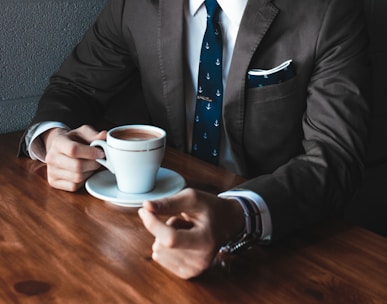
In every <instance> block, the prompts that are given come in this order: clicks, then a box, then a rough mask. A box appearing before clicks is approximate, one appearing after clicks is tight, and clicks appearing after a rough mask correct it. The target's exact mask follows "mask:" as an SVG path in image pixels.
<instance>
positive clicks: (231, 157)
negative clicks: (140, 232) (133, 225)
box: [26, 0, 369, 278]
mask: <svg viewBox="0 0 387 304" xmlns="http://www.w3.org/2000/svg"><path fill="white" fill-rule="evenodd" d="M203 2H204V1H200V0H186V1H182V0H158V1H154V0H153V1H151V0H141V1H140V0H126V1H125V0H111V1H109V2H108V4H107V6H106V8H105V10H104V11H103V12H102V13H101V15H100V16H99V18H98V19H97V21H96V23H95V24H94V26H93V27H92V28H91V29H90V30H89V31H88V32H87V33H86V35H85V37H84V39H83V40H82V42H81V43H80V44H79V45H78V46H77V47H76V48H75V50H74V51H73V53H72V54H71V55H70V56H69V58H68V59H67V60H66V61H65V62H64V64H63V65H62V67H61V69H60V71H59V72H58V73H56V74H55V75H54V76H53V77H52V78H51V81H50V85H49V86H48V88H47V90H46V91H45V93H44V95H43V97H42V99H41V102H40V105H39V109H38V112H37V114H36V116H35V118H34V120H33V122H32V124H31V128H30V129H29V131H28V133H27V136H26V148H27V149H28V153H29V154H30V155H31V157H32V158H38V159H41V160H43V161H46V162H47V170H48V181H49V183H50V184H51V185H52V186H53V187H56V188H59V189H64V190H68V191H75V190H77V189H78V188H79V187H81V186H82V185H83V184H84V182H85V180H86V179H87V178H88V177H89V176H91V175H92V174H93V172H94V171H95V170H96V169H97V168H98V164H97V163H96V162H95V159H96V158H101V157H103V156H104V155H103V154H101V151H99V150H98V149H96V148H93V147H89V146H88V143H90V142H91V141H92V140H94V139H98V138H104V137H105V135H106V133H105V132H104V131H102V132H100V133H98V132H96V131H94V129H92V128H91V127H90V126H87V124H91V123H92V122H93V120H95V119H96V118H98V117H99V115H101V113H103V112H104V111H105V107H106V106H107V105H108V104H109V103H110V102H111V100H112V99H113V98H114V96H115V94H116V93H117V92H119V91H121V90H122V89H123V88H126V87H129V88H130V92H131V94H133V95H131V96H132V98H131V96H128V101H127V102H128V103H140V102H141V103H143V104H144V105H145V107H146V108H147V114H148V115H149V118H150V122H151V123H152V124H154V125H158V126H161V127H162V128H164V129H165V130H166V131H167V134H168V143H169V145H171V146H173V147H175V148H178V149H180V150H185V151H187V152H191V150H192V147H191V137H192V132H193V121H194V119H193V117H194V113H195V102H196V100H195V96H196V93H195V92H197V91H199V88H198V76H197V75H198V67H199V61H200V60H199V57H200V48H201V44H202V39H203V35H204V31H205V29H206V14H207V13H206V7H205V5H204V3H203ZM218 3H219V5H220V7H221V12H220V16H219V23H220V27H221V32H222V37H223V51H222V52H223V60H222V66H223V68H222V69H223V74H222V77H223V78H222V81H223V85H224V87H223V89H224V95H223V101H222V102H223V106H222V116H221V128H222V129H221V130H222V132H221V141H220V155H219V160H218V164H219V165H220V166H223V167H225V168H227V169H229V170H231V171H233V172H235V173H237V174H240V175H242V176H245V177H247V178H248V179H249V180H248V181H247V182H246V183H244V184H242V185H239V187H238V189H236V190H231V191H228V192H226V193H222V194H220V195H219V196H214V195H211V194H209V193H205V192H201V191H197V190H194V189H185V190H183V191H181V192H180V193H178V194H176V195H174V196H172V197H169V198H166V199H160V200H158V201H152V202H150V201H146V202H144V206H143V208H141V209H140V210H139V215H140V217H141V219H142V220H143V222H144V225H145V227H146V228H147V229H148V230H149V231H150V232H151V233H152V234H153V235H154V236H155V243H154V245H153V258H154V260H156V261H157V262H158V263H160V264H161V265H163V266H164V267H165V268H167V269H168V270H170V271H172V272H173V273H175V274H176V275H178V276H180V277H182V278H190V277H194V276H197V275H199V274H200V273H202V272H203V271H204V270H205V269H207V268H208V267H209V266H210V265H211V262H212V260H213V258H214V256H215V255H216V254H217V252H218V250H219V249H220V248H221V247H222V246H224V245H226V244H228V246H225V247H222V248H223V249H225V250H226V251H234V249H237V248H239V247H243V246H244V245H246V244H250V243H252V242H253V243H267V242H269V241H273V242H274V241H276V240H278V239H281V238H283V237H285V236H287V235H289V234H291V233H295V232H296V231H298V230H300V229H305V228H307V227H309V226H310V225H313V224H315V223H318V222H320V221H322V220H323V219H324V218H326V217H328V216H330V215H333V214H335V213H336V212H340V210H341V209H342V207H343V205H344V204H345V203H346V202H348V201H349V200H350V199H351V196H352V195H353V193H354V191H355V189H356V187H357V186H358V184H359V181H360V179H361V176H362V170H363V158H364V150H365V147H364V142H365V139H366V134H367V121H368V106H367V103H366V100H365V96H366V95H367V94H368V93H367V91H368V87H369V83H368V78H369V76H368V62H367V55H366V47H367V35H366V27H365V24H364V20H363V14H362V3H361V1H358V0H309V1H303V0H293V1H287V0H240V1H227V0H223V1H222V0H219V1H218ZM211 18H212V17H211ZM211 18H210V19H211ZM215 26H216V25H215ZM282 63H284V67H283V66H281V64H282ZM273 68H276V69H274V70H271V69H273ZM290 68H291V71H292V73H291V75H290V76H289V77H287V78H286V79H284V81H281V80H282V79H280V81H278V82H276V83H271V84H269V85H264V86H260V85H254V84H252V82H251V79H250V78H254V77H255V76H254V75H260V73H262V71H260V70H262V69H263V70H265V71H266V72H265V71H264V72H263V74H264V76H263V77H264V78H270V77H271V76H272V75H271V74H272V73H273V74H274V73H275V72H278V71H279V73H280V74H282V73H284V71H288V70H289V69H290ZM270 70H271V71H270ZM249 71H250V76H248V72H249ZM276 75H277V74H276ZM269 76H270V77H269ZM133 96H136V98H134V97H133ZM159 214H167V215H169V216H170V218H169V219H168V221H167V222H166V223H163V222H161V221H160V220H159V219H158V217H157V216H158V215H159ZM228 242H231V243H228Z"/></svg>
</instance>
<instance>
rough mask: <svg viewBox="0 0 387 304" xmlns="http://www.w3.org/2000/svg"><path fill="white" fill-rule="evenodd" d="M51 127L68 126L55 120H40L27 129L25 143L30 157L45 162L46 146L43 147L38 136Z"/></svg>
mask: <svg viewBox="0 0 387 304" xmlns="http://www.w3.org/2000/svg"><path fill="white" fill-rule="evenodd" d="M53 128H63V129H69V127H67V126H66V125H65V124H63V123H61V122H56V121H46V122H41V123H38V124H35V125H33V126H32V127H30V128H29V129H28V131H27V134H26V136H25V143H26V147H27V151H28V154H29V156H30V158H31V159H34V160H35V159H37V160H40V161H41V162H45V158H46V148H45V147H44V145H43V142H42V140H41V139H40V137H39V136H40V135H41V134H43V133H44V132H46V131H47V130H50V129H53Z"/></svg>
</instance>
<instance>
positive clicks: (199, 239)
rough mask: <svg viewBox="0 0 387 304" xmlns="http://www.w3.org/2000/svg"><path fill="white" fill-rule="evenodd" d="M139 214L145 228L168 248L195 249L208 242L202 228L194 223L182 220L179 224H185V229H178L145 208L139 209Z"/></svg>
mask: <svg viewBox="0 0 387 304" xmlns="http://www.w3.org/2000/svg"><path fill="white" fill-rule="evenodd" d="M139 215H140V218H141V219H142V221H143V223H144V226H145V228H146V229H147V230H148V231H149V232H150V233H151V234H152V235H153V236H154V237H155V238H156V240H157V241H158V242H159V243H160V244H162V245H163V246H164V247H166V248H175V249H188V248H190V249H195V248H199V247H200V246H202V244H203V242H206V238H205V237H204V238H203V233H202V231H201V228H199V227H196V226H195V225H194V223H190V222H187V221H186V222H185V223H184V224H183V223H182V222H180V223H179V225H182V226H183V225H184V229H176V227H174V226H170V225H168V224H165V223H163V222H162V221H161V220H159V219H158V218H157V217H156V216H155V215H154V214H153V213H151V212H149V211H148V210H146V209H145V208H140V209H139Z"/></svg>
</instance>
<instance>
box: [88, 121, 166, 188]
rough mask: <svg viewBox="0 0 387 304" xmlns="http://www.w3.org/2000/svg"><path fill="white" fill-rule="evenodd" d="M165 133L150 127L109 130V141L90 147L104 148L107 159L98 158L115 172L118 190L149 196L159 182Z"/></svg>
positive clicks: (98, 160)
mask: <svg viewBox="0 0 387 304" xmlns="http://www.w3.org/2000/svg"><path fill="white" fill-rule="evenodd" d="M165 143H166V132H165V131H164V130H163V129H161V128H158V127H155V126H150V125H126V126H120V127H116V128H113V129H111V130H109V131H108V133H107V137H106V141H105V140H95V141H93V142H92V143H91V144H90V145H91V146H95V147H101V148H102V149H103V150H104V152H105V156H106V158H105V159H97V162H99V163H100V164H101V165H103V166H105V167H106V168H107V169H109V171H110V172H112V173H113V174H114V175H115V177H116V180H117V186H118V189H119V190H120V191H122V192H126V193H133V194H138V193H146V192H149V191H151V190H152V189H153V188H154V186H155V183H156V177H157V173H158V170H159V168H160V165H161V161H162V160H163V157H164V152H165Z"/></svg>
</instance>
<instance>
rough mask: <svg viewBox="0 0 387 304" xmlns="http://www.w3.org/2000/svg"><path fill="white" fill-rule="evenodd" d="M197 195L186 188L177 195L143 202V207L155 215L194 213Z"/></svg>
mask: <svg viewBox="0 0 387 304" xmlns="http://www.w3.org/2000/svg"><path fill="white" fill-rule="evenodd" d="M197 202H198V195H197V193H196V191H195V190H193V189H190V188H187V189H184V190H182V191H180V192H179V193H177V194H175V195H172V196H169V197H165V198H162V199H158V200H153V201H149V200H148V201H144V203H143V207H144V208H145V209H147V210H148V211H150V212H152V213H155V214H164V215H174V214H180V213H182V212H190V211H194V209H196V208H197V204H196V203H197Z"/></svg>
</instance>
